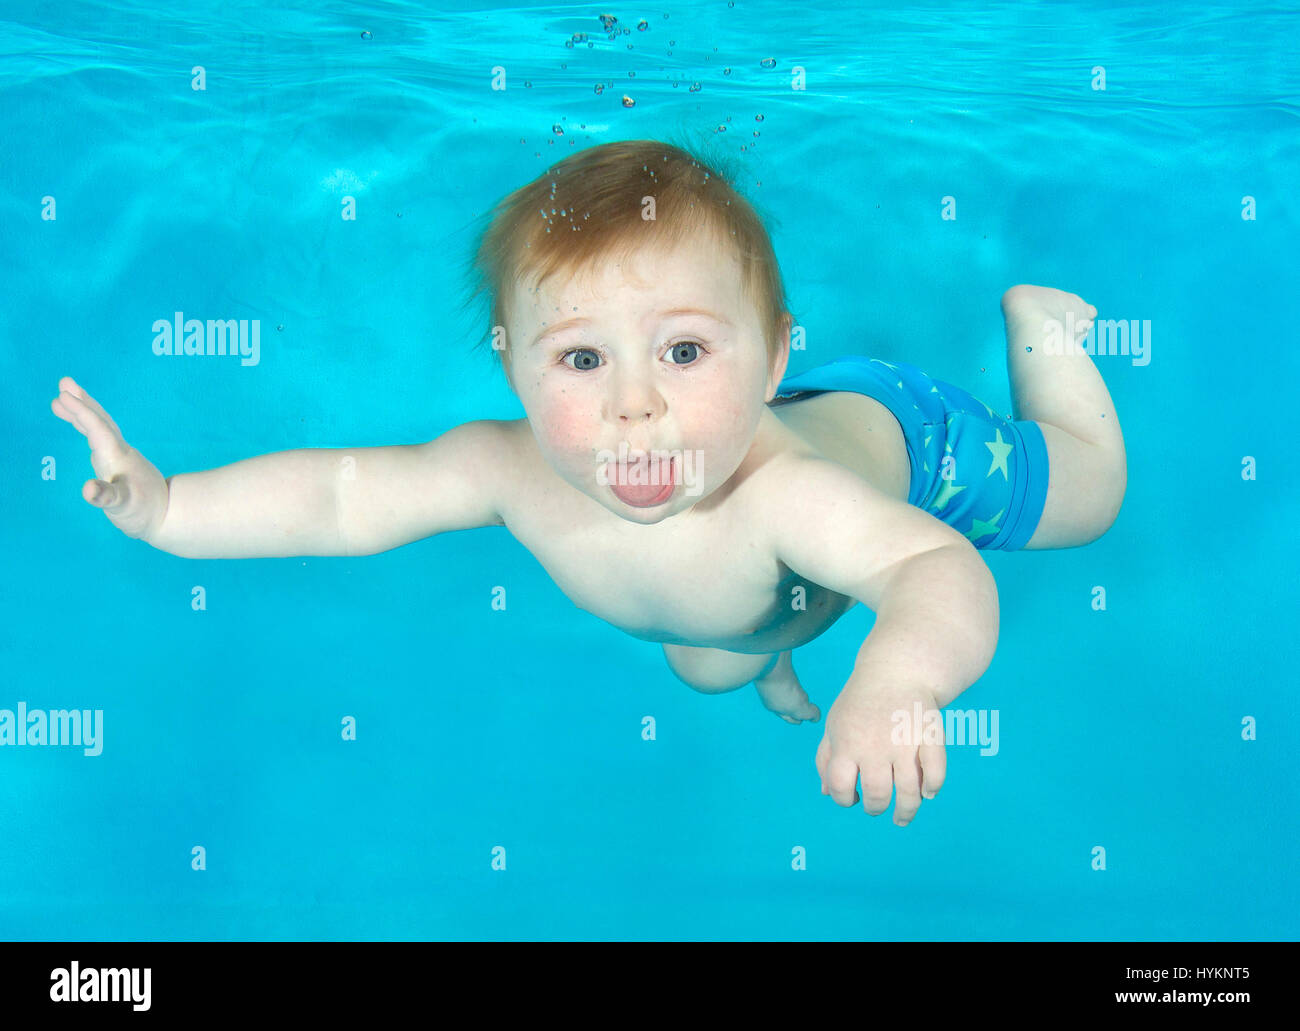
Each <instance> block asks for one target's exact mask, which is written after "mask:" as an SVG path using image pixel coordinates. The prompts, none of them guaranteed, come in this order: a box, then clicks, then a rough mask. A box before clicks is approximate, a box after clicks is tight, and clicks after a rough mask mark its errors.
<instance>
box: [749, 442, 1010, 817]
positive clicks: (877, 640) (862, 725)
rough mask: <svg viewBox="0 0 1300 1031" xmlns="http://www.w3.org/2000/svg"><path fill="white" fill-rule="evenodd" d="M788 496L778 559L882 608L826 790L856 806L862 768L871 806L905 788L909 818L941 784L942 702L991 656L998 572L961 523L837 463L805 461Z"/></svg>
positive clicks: (838, 728)
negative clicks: (966, 535) (949, 520)
mask: <svg viewBox="0 0 1300 1031" xmlns="http://www.w3.org/2000/svg"><path fill="white" fill-rule="evenodd" d="M791 481H793V482H791ZM781 498H782V500H781V502H780V503H778V504H775V505H773V511H774V513H775V514H776V515H775V519H774V522H773V524H772V528H773V531H774V533H775V540H774V541H773V544H774V547H775V548H776V552H777V556H778V557H779V559H780V560H781V561H782V562H783V563H785V565H787V566H788V567H789V568H790V569H792V570H794V571H795V572H796V573H798V574H799V575H800V576H803V577H805V578H807V579H809V580H811V581H813V582H814V583H818V584H821V585H822V586H824V587H828V588H830V589H831V590H833V591H837V592H838V593H840V594H845V595H848V596H849V597H852V598H856V599H857V600H859V601H861V602H862V603H863V604H864V605H866V606H867V607H868V608H870V609H872V610H873V611H874V612H875V613H876V623H875V626H874V627H872V630H871V633H870V634H868V636H867V639H866V641H865V642H864V643H863V645H862V647H861V649H860V650H859V651H858V656H857V661H856V662H855V664H854V668H853V673H852V675H851V676H850V678H849V681H848V683H847V684H846V685H845V687H844V690H843V691H842V692H841V693H840V696H839V697H838V698H837V699H836V701H835V704H834V705H832V706H831V709H830V711H829V712H828V713H827V717H826V732H825V736H824V737H823V738H822V742H821V746H820V747H819V748H818V750H817V760H816V761H817V770H818V772H819V774H820V775H821V778H822V792H823V794H829V795H830V796H831V797H832V798H834V799H835V801H836V802H837V803H839V804H840V805H843V806H851V805H853V804H854V803H855V802H856V801H857V797H856V786H857V782H858V778H859V776H861V779H862V794H863V795H864V796H865V798H864V802H863V804H864V808H865V809H866V811H867V812H868V813H871V814H872V815H873V816H874V815H879V814H880V813H882V812H884V811H885V810H886V809H887V808H888V807H889V800H890V796H891V795H892V794H893V792H894V788H895V787H897V792H898V796H897V801H896V803H895V806H894V822H895V823H897V824H900V825H903V824H906V823H908V822H910V820H911V819H912V817H913V816H914V815H915V814H916V811H917V809H918V808H919V807H920V804H921V798H922V795H923V794H924V796H925V797H929V798H932V797H934V793H935V792H937V791H938V790H939V788H940V787H941V786H942V784H943V779H944V773H945V768H946V757H945V752H944V740H943V736H942V732H941V731H942V727H943V723H942V719H941V716H940V714H939V710H940V709H942V708H943V707H944V706H945V705H948V704H950V703H951V702H952V700H953V699H954V698H956V697H957V695H959V694H960V693H961V692H962V691H964V690H965V689H966V688H967V687H969V686H970V685H971V684H972V683H974V682H975V680H977V679H978V678H979V676H980V675H981V674H982V673H983V672H984V670H985V669H987V668H988V665H989V663H990V662H991V661H992V658H993V652H994V649H995V647H996V645H997V636H998V597H997V587H996V585H995V584H994V582H993V576H992V574H991V573H990V572H989V570H988V567H987V566H986V565H985V564H984V560H983V559H982V558H981V557H980V556H979V553H978V552H976V550H975V549H974V548H973V547H972V546H971V545H970V542H969V541H967V540H966V539H965V538H964V537H962V536H961V535H960V534H959V533H957V531H955V530H953V529H952V528H951V527H949V526H947V525H945V524H944V523H942V522H940V521H939V520H937V519H935V518H933V517H932V516H929V515H927V514H925V513H924V512H922V511H920V510H919V509H917V508H913V507H912V506H910V505H907V504H905V503H903V502H901V501H898V500H895V499H894V498H891V497H888V496H886V495H884V494H882V493H881V492H879V491H877V490H876V489H875V488H873V487H871V486H870V485H869V484H867V483H866V482H865V481H864V480H862V479H860V478H859V477H857V476H855V475H854V474H853V473H851V472H849V471H848V470H847V469H844V468H843V467H842V466H839V465H836V464H835V463H832V462H825V461H820V460H816V461H808V460H804V461H801V462H799V463H798V467H797V469H795V470H794V471H792V473H791V475H790V476H789V477H787V478H786V481H785V490H784V491H783V493H782V495H781ZM814 531H815V532H814ZM918 716H919V717H920V719H919V720H918V719H917V717H918ZM918 722H919V724H920V725H919V726H918V725H917V724H918ZM936 724H937V728H938V729H939V731H940V733H938V734H937V735H936V734H935V733H934V731H935V728H936Z"/></svg>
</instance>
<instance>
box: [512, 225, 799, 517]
mask: <svg viewBox="0 0 1300 1031" xmlns="http://www.w3.org/2000/svg"><path fill="white" fill-rule="evenodd" d="M511 312H512V317H511V325H510V326H508V327H507V339H508V341H509V344H508V346H509V347H510V349H511V379H512V381H513V385H514V388H515V393H516V394H517V395H518V396H519V399H520V401H521V402H522V403H523V406H524V411H525V412H527V414H528V422H529V424H530V426H531V427H532V430H533V435H534V436H535V437H536V439H537V444H538V447H539V448H540V449H541V452H542V455H543V456H544V457H545V458H546V460H547V462H549V463H550V465H551V467H552V468H553V469H554V470H555V472H556V473H557V474H558V475H559V476H560V477H561V478H562V479H563V480H565V482H567V483H569V484H570V485H571V486H573V487H574V488H576V489H577V490H579V491H581V492H582V493H583V494H586V495H587V496H588V497H590V498H592V499H593V500H595V501H596V502H598V503H599V504H601V505H603V506H604V507H605V508H607V509H609V510H610V511H611V512H613V513H615V514H616V515H618V516H620V517H622V518H623V519H627V520H629V521H631V522H636V523H657V522H660V521H662V520H664V519H666V518H668V517H669V516H672V515H676V514H678V513H680V512H683V511H685V510H687V509H689V508H690V507H691V506H693V505H694V504H695V503H696V502H698V501H699V500H701V499H702V498H704V497H707V496H708V495H709V494H710V493H712V492H713V491H714V490H716V489H717V488H718V487H719V486H721V485H722V484H724V483H726V481H727V480H728V479H729V478H730V477H731V475H732V474H733V473H734V472H735V471H736V469H737V467H738V466H739V465H740V463H741V460H742V459H744V457H745V455H746V453H747V452H748V451H749V448H750V446H751V444H752V443H753V440H754V435H755V432H756V430H757V428H758V424H759V421H760V419H761V418H762V417H763V413H764V411H765V406H766V403H767V401H769V400H771V398H772V397H773V395H774V393H775V391H776V387H777V384H778V383H779V380H780V377H781V374H782V373H783V372H784V367H785V355H784V353H782V355H781V357H780V359H779V361H778V363H777V367H775V368H773V367H771V366H769V363H768V358H767V348H766V346H765V344H764V342H763V336H762V329H761V327H760V325H759V320H758V314H757V312H756V311H755V309H754V307H753V305H752V303H751V302H750V301H749V300H748V299H747V298H746V297H745V295H744V292H743V288H742V283H741V276H740V266H739V263H738V262H737V261H736V259H735V258H734V257H733V256H731V254H730V253H729V252H717V251H715V250H714V248H713V247H711V246H705V245H703V244H697V245H695V246H691V245H689V244H688V245H685V246H683V247H681V248H679V249H677V250H675V251H671V252H664V251H662V250H643V251H639V252H637V253H636V255H635V257H634V258H633V259H631V263H630V265H628V264H624V265H622V266H619V265H615V264H612V263H611V264H610V265H609V266H606V267H603V268H602V269H601V270H599V272H597V273H596V274H594V275H593V276H592V277H590V278H589V279H587V278H579V279H574V280H570V281H559V280H558V277H553V278H552V279H551V280H549V281H548V282H546V283H545V284H544V285H542V286H541V287H538V288H536V289H534V287H533V284H532V283H524V284H521V285H517V286H516V287H515V291H514V298H513V304H512V307H511Z"/></svg>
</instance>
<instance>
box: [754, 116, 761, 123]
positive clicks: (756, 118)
mask: <svg viewBox="0 0 1300 1031" xmlns="http://www.w3.org/2000/svg"><path fill="white" fill-rule="evenodd" d="M762 120H763V116H762V115H755V116H754V121H756V122H761V121H762Z"/></svg>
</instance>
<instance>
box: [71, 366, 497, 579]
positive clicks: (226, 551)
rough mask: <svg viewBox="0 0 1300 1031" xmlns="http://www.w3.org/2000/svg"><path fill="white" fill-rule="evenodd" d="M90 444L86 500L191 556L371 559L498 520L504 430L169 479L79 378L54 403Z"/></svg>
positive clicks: (301, 453)
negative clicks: (496, 487) (497, 475)
mask: <svg viewBox="0 0 1300 1031" xmlns="http://www.w3.org/2000/svg"><path fill="white" fill-rule="evenodd" d="M50 407H51V410H52V411H53V412H54V414H55V415H57V416H59V418H61V419H64V420H66V421H67V422H70V423H72V425H73V426H75V427H76V428H77V429H78V430H80V431H81V432H82V433H83V434H84V435H85V437H86V440H87V442H88V443H89V444H90V449H91V451H90V459H91V464H92V466H93V467H94V470H95V476H96V479H93V480H88V481H87V482H86V484H85V485H84V486H83V488H82V492H81V493H82V497H83V498H85V500H86V501H88V502H90V503H91V504H92V505H95V506H96V507H97V508H100V509H102V510H103V511H104V514H105V515H106V516H108V518H109V520H110V521H111V522H112V523H113V525H114V526H116V527H117V528H118V529H120V530H121V531H122V532H123V533H125V534H127V535H128V536H130V537H137V538H140V539H142V540H145V541H147V542H148V543H149V544H151V545H153V546H154V547H155V548H158V549H159V550H161V551H167V552H170V553H171V554H173V555H180V556H182V557H184V558H274V557H288V556H293V555H372V554H375V553H376V552H380V551H387V550H388V549H390V548H396V547H399V546H400V545H403V544H408V543H410V542H411V541H415V540H419V539H421V538H423V537H429V536H432V535H433V534H436V533H442V532H445V531H448V530H459V529H469V528H471V527H474V526H487V525H492V524H495V523H499V522H500V518H499V516H498V514H497V505H496V503H495V497H494V496H493V490H492V487H491V484H492V480H491V477H485V476H484V475H483V470H484V469H492V468H495V467H496V466H498V465H499V464H500V462H499V461H495V462H494V461H493V459H494V458H499V455H497V454H496V453H495V452H497V451H498V450H499V448H500V447H501V446H502V440H503V434H502V431H501V429H500V424H498V423H495V422H491V421H483V422H472V423H466V424H465V425H463V426H457V427H456V428H454V429H452V430H449V431H448V432H447V433H445V434H443V435H442V436H441V437H438V438H437V439H436V440H433V441H430V442H429V443H427V444H413V445H406V446H398V447H378V448H355V449H347V450H328V449H302V450H297V451H282V452H278V453H276V454H269V455H260V456H258V457H255V458H249V459H246V460H244V461H241V462H235V463H233V464H231V465H227V466H223V467H222V468H220V469H211V470H208V471H206V472H197V473H183V474H180V475H177V476H172V477H169V478H167V479H166V480H164V479H163V477H162V474H161V473H159V472H158V470H157V469H156V468H155V467H154V466H153V465H152V464H151V463H150V462H149V461H148V459H146V458H145V457H144V456H143V455H142V454H141V453H140V452H139V451H137V450H136V449H135V448H133V447H131V446H130V445H129V444H127V442H126V440H125V439H124V438H123V436H122V433H121V431H120V430H119V429H118V427H117V424H116V423H115V422H114V421H113V420H112V418H111V417H110V416H109V414H108V413H107V412H106V411H105V410H104V409H103V407H101V406H100V405H99V403H98V402H97V401H95V399H94V398H92V397H91V396H90V395H89V394H87V393H86V392H85V391H84V390H82V389H81V387H79V386H78V385H77V384H76V382H75V381H73V380H72V379H71V378H70V377H67V376H65V377H64V378H63V379H61V380H60V381H59V396H58V397H57V398H55V399H54V401H53V402H52V403H51V405H50Z"/></svg>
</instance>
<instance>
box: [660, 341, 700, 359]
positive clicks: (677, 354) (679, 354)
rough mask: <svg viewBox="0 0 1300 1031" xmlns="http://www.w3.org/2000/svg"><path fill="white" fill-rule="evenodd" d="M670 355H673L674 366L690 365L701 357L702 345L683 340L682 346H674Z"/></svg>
mask: <svg viewBox="0 0 1300 1031" xmlns="http://www.w3.org/2000/svg"><path fill="white" fill-rule="evenodd" d="M668 353H669V354H670V355H672V358H673V364H674V365H690V363H691V362H693V361H695V359H696V358H698V357H699V356H700V345H699V344H696V343H692V342H691V341H689V340H683V341H682V342H681V343H680V344H673V347H672V350H671V351H669V352H668Z"/></svg>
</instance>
